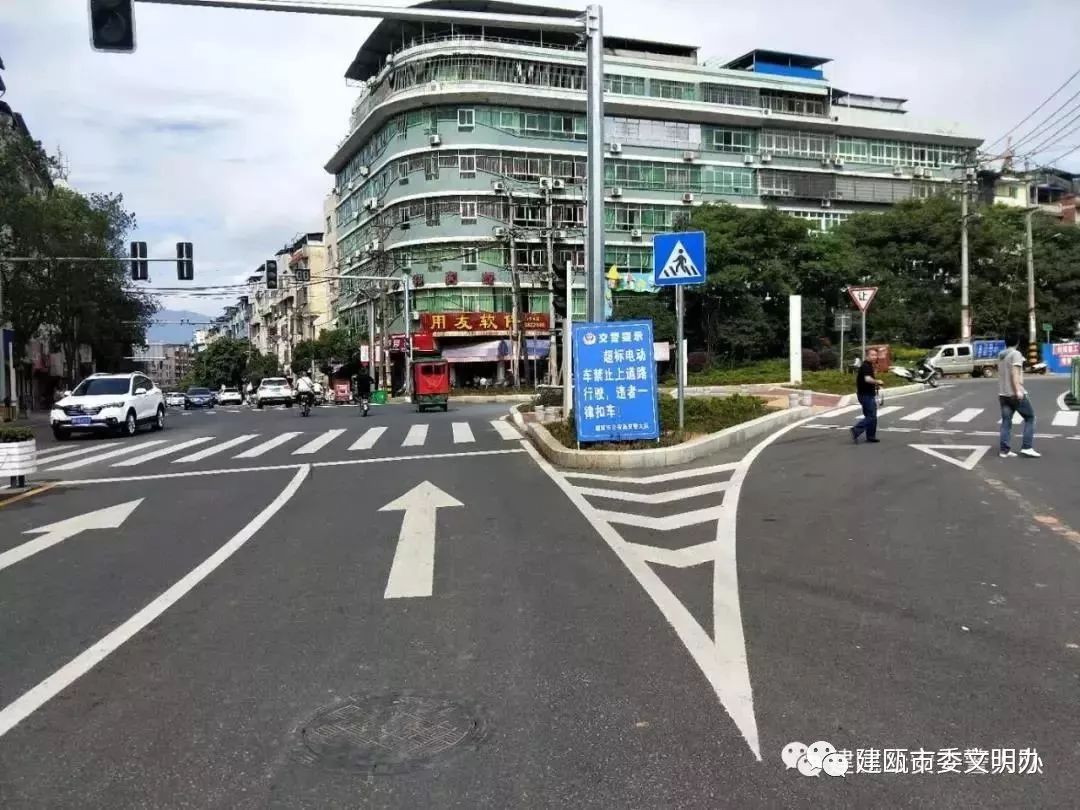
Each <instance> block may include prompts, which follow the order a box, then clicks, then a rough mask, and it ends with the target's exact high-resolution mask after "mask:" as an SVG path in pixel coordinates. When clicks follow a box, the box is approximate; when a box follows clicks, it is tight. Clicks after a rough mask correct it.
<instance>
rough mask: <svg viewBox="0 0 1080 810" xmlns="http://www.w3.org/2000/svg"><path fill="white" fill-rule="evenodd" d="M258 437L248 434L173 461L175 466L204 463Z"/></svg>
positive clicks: (256, 434)
mask: <svg viewBox="0 0 1080 810" xmlns="http://www.w3.org/2000/svg"><path fill="white" fill-rule="evenodd" d="M258 435H259V434H258V433H248V434H246V435H244V436H237V437H236V438H235V439H229V440H228V441H227V442H222V443H221V444H215V445H214V446H213V447H207V448H206V449H205V450H200V451H199V452H197V453H192V454H191V455H190V456H184V457H183V458H178V459H175V460H174V461H173V464H181V463H184V462H191V461H202V460H203V459H204V458H209V457H210V456H215V455H217V454H218V453H224V452H225V451H226V450H230V449H232V448H233V447H236V446H237V445H238V444H243V443H244V442H248V441H251V440H252V439H254V438H256V437H257V436H258Z"/></svg>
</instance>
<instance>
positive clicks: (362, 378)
mask: <svg viewBox="0 0 1080 810" xmlns="http://www.w3.org/2000/svg"><path fill="white" fill-rule="evenodd" d="M374 385H375V381H374V380H373V379H371V375H370V374H368V373H367V371H365V370H364V369H361V370H360V373H359V374H357V375H356V395H357V396H358V397H359V398H360V408H361V410H362V411H363V415H364V416H367V415H368V403H369V402H370V401H371V389H372V388H373V387H374Z"/></svg>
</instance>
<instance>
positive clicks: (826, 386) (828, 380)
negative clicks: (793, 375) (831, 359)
mask: <svg viewBox="0 0 1080 810" xmlns="http://www.w3.org/2000/svg"><path fill="white" fill-rule="evenodd" d="M877 378H878V379H879V380H881V381H882V382H884V383H885V387H886V388H894V387H896V386H898V385H907V384H908V380H905V379H904V378H903V377H897V376H896V375H895V374H889V373H885V374H878V375H877ZM796 387H797V388H806V389H809V390H811V391H817V392H818V393H819V394H854V393H855V375H854V374H851V373H849V372H847V371H810V372H807V373H806V374H804V375H803V380H802V385H799V386H796Z"/></svg>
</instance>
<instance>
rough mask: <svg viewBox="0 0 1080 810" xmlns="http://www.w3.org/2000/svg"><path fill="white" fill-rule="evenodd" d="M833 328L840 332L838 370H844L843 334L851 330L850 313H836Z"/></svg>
mask: <svg viewBox="0 0 1080 810" xmlns="http://www.w3.org/2000/svg"><path fill="white" fill-rule="evenodd" d="M833 326H834V327H835V328H836V330H837V331H838V332H840V370H841V371H843V370H844V333H845V332H847V331H848V330H849V329H850V328H851V313H850V312H844V311H838V312H837V313H836V314H835V315H833Z"/></svg>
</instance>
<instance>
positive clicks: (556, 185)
mask: <svg viewBox="0 0 1080 810" xmlns="http://www.w3.org/2000/svg"><path fill="white" fill-rule="evenodd" d="M551 187H552V188H553V189H555V190H556V191H561V190H562V189H564V188H566V181H565V180H559V179H555V180H552V181H551Z"/></svg>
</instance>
